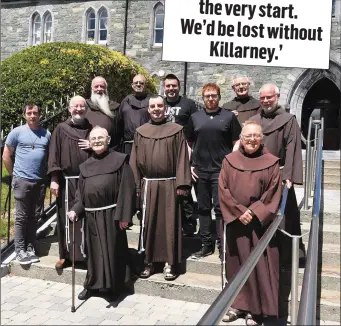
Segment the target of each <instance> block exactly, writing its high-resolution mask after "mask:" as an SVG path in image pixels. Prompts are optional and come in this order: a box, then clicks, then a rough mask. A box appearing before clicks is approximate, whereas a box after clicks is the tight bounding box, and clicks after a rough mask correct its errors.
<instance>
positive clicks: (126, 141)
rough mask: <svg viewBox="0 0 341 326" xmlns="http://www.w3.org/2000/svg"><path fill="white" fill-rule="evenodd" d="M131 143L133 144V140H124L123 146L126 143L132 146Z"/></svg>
mask: <svg viewBox="0 0 341 326" xmlns="http://www.w3.org/2000/svg"><path fill="white" fill-rule="evenodd" d="M133 142H134V141H133V140H124V141H123V144H126V143H129V144H132V143H133Z"/></svg>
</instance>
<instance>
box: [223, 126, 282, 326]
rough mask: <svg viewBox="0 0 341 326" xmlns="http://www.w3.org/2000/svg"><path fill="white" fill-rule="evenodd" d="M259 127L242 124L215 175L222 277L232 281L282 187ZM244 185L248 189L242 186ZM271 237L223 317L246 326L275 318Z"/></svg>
mask: <svg viewBox="0 0 341 326" xmlns="http://www.w3.org/2000/svg"><path fill="white" fill-rule="evenodd" d="M262 140H263V133H262V128H261V127H260V125H259V124H257V123H255V122H254V121H246V122H245V124H244V126H243V129H242V132H241V135H240V146H239V148H238V150H237V151H234V152H232V153H231V154H228V155H226V156H225V158H224V160H223V163H222V169H221V171H220V174H219V202H220V208H221V211H222V215H223V219H224V223H225V228H224V230H225V232H226V234H225V237H226V256H225V257H226V275H227V281H230V280H231V279H232V278H233V277H234V276H235V274H237V273H238V271H239V270H240V268H241V266H242V265H243V264H244V263H245V261H246V260H247V259H248V258H249V256H250V254H251V252H252V249H253V248H254V247H256V245H257V244H258V242H259V241H260V239H261V238H262V236H263V234H264V233H265V232H266V230H267V228H268V227H269V225H270V224H271V222H272V220H273V219H274V218H275V217H276V215H277V211H278V208H279V204H280V200H281V193H282V185H281V177H280V169H279V158H278V157H276V156H274V155H272V154H270V153H269V151H268V150H267V149H266V147H265V146H263V144H262ZM245 185H247V186H245ZM276 239H277V238H276V237H274V238H273V239H272V240H271V242H270V244H269V245H268V246H267V247H266V248H265V251H264V253H263V255H262V256H261V257H260V259H259V261H258V263H257V265H256V266H255V269H254V270H253V271H252V272H251V274H250V276H249V278H248V279H247V281H246V283H245V284H244V285H243V287H242V289H241V291H240V292H239V294H238V295H237V297H236V299H235V300H234V302H233V304H232V305H231V308H230V309H229V310H228V312H227V314H226V316H225V317H224V318H223V321H224V322H232V321H235V320H237V319H238V318H241V317H245V318H246V325H262V323H263V319H264V317H265V316H272V317H278V315H279V309H278V292H279V264H278V246H277V242H276Z"/></svg>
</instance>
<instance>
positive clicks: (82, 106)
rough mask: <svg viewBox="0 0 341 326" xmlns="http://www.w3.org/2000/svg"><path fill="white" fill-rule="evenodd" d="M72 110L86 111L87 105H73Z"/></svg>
mask: <svg viewBox="0 0 341 326" xmlns="http://www.w3.org/2000/svg"><path fill="white" fill-rule="evenodd" d="M70 107H71V108H72V109H78V108H79V109H85V105H72V106H70Z"/></svg>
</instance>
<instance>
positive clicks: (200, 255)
mask: <svg viewBox="0 0 341 326" xmlns="http://www.w3.org/2000/svg"><path fill="white" fill-rule="evenodd" d="M212 254H213V249H212V247H210V246H205V245H203V246H202V248H201V249H200V250H199V251H198V252H195V253H194V254H193V255H192V256H191V258H193V259H199V258H203V257H206V256H209V255H212Z"/></svg>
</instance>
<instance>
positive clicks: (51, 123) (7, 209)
mask: <svg viewBox="0 0 341 326" xmlns="http://www.w3.org/2000/svg"><path fill="white" fill-rule="evenodd" d="M67 117H68V110H67V109H66V108H64V109H61V110H59V111H58V112H57V113H55V114H54V115H53V116H51V117H49V118H47V119H45V120H42V121H41V122H40V125H41V126H42V127H43V128H45V129H48V130H49V131H50V132H52V131H53V130H54V129H55V127H56V126H57V124H58V123H60V122H62V121H65V120H66V119H67ZM5 142H6V137H4V139H2V140H1V157H0V162H1V164H0V165H1V176H0V184H1V193H0V194H1V196H4V194H3V192H4V188H5V186H4V185H7V187H8V190H7V195H5V196H6V199H5V203H4V205H3V207H2V208H3V209H2V211H1V224H2V225H4V224H5V223H6V224H7V231H6V236H3V235H2V237H1V240H2V241H1V242H2V244H1V256H2V261H3V258H4V257H6V255H7V253H9V252H10V251H11V249H12V245H13V237H11V222H12V221H14V216H13V211H14V207H13V198H12V197H13V196H12V187H11V184H12V177H11V176H10V175H8V176H6V177H5V178H3V176H2V174H3V170H2V164H3V161H2V153H3V149H4V146H5ZM47 193H49V196H48V201H46V199H45V202H44V209H43V212H42V214H41V217H40V219H39V221H38V227H39V226H40V225H42V224H43V223H44V222H45V221H46V219H47V218H48V216H50V215H51V214H53V213H54V212H55V207H54V206H55V205H54V204H55V202H54V201H52V194H51V192H50V191H49V186H47ZM1 198H3V197H1ZM6 218H7V221H6Z"/></svg>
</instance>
